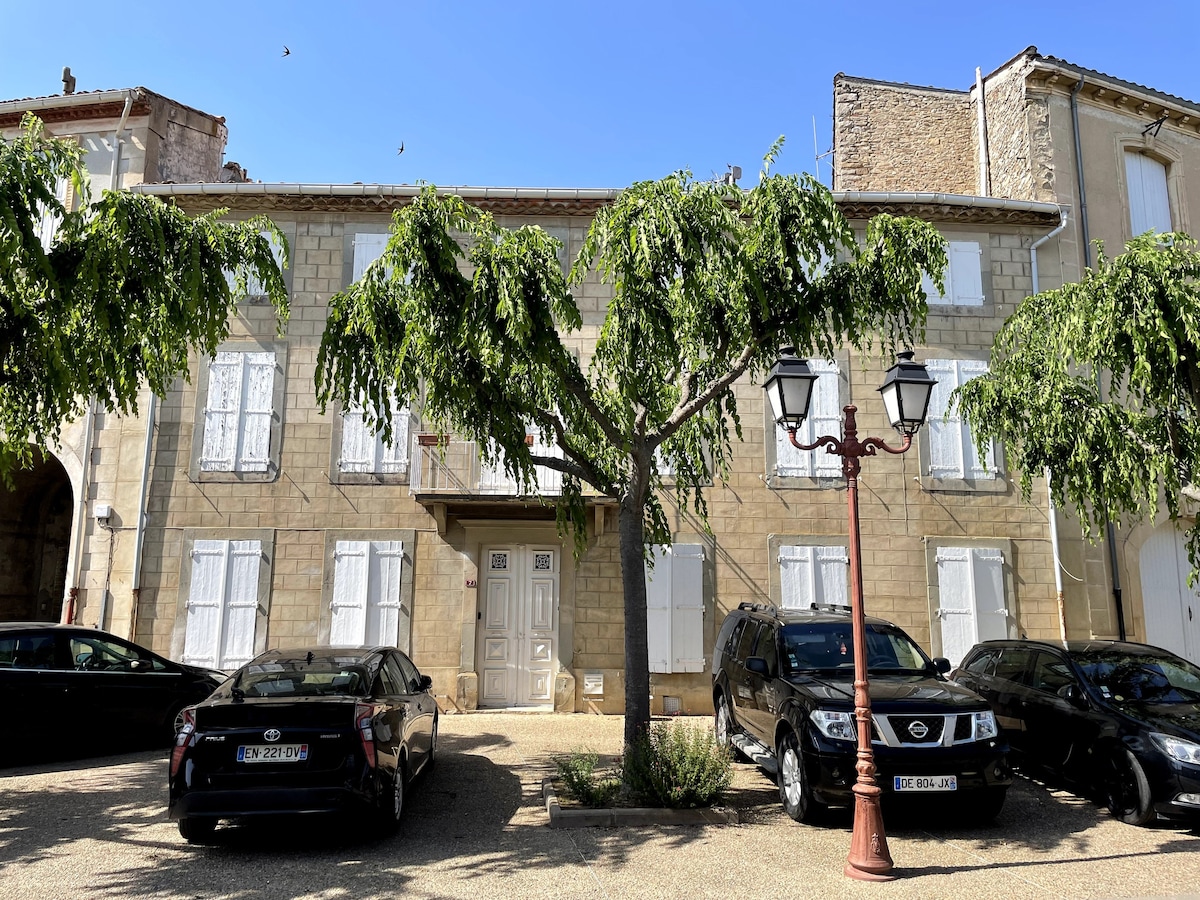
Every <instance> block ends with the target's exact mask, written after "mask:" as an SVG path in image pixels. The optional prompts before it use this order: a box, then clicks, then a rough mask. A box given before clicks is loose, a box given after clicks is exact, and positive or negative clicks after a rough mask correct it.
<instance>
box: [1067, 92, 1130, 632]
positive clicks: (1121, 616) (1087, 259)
mask: <svg viewBox="0 0 1200 900" xmlns="http://www.w3.org/2000/svg"><path fill="white" fill-rule="evenodd" d="M1084 81H1086V78H1085V77H1084V76H1082V75H1081V76H1079V83H1078V84H1077V85H1075V87H1074V88H1073V89H1072V90H1071V130H1072V134H1073V137H1074V138H1075V174H1076V180H1077V182H1078V184H1079V224H1080V226H1081V227H1082V228H1083V265H1084V267H1085V268H1088V269H1090V268H1091V267H1092V238H1091V234H1090V233H1089V232H1088V219H1087V192H1086V191H1085V190H1084V179H1083V142H1082V141H1080V140H1079V92H1080V91H1081V90H1083V83H1084ZM1104 528H1105V536H1106V538H1107V540H1108V564H1109V567H1110V568H1111V569H1112V580H1113V591H1112V592H1113V603H1114V604H1115V605H1116V610H1117V635H1118V637H1120V639H1121V640H1125V607H1124V606H1123V605H1122V604H1121V570H1120V568H1119V567H1118V565H1117V535H1116V528H1115V527H1113V523H1112V522H1111V521H1109V522H1107V523H1105V526H1104Z"/></svg>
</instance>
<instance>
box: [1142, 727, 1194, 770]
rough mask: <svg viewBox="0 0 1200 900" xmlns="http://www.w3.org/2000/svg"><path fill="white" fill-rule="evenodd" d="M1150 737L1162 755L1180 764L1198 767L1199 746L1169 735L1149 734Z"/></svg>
mask: <svg viewBox="0 0 1200 900" xmlns="http://www.w3.org/2000/svg"><path fill="white" fill-rule="evenodd" d="M1150 737H1151V738H1153V739H1154V743H1156V744H1158V746H1159V747H1160V748H1161V749H1162V751H1163V753H1165V754H1167V756H1169V757H1171V759H1174V760H1177V761H1179V762H1181V763H1187V764H1188V765H1192V766H1200V744H1196V743H1193V742H1192V741H1185V740H1183V739H1182V738H1177V737H1175V736H1174V735H1170V734H1159V733H1158V732H1151V733H1150Z"/></svg>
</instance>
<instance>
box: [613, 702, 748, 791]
mask: <svg viewBox="0 0 1200 900" xmlns="http://www.w3.org/2000/svg"><path fill="white" fill-rule="evenodd" d="M622 772H623V775H624V780H625V784H626V785H628V787H629V790H630V791H631V792H632V793H633V794H635V795H637V796H639V797H642V798H644V799H645V800H646V801H647V802H650V803H653V804H655V805H659V806H666V807H671V808H674V809H686V808H692V807H697V806H712V805H713V804H714V803H716V802H718V801H719V800H720V799H721V795H722V794H723V793H724V792H725V790H726V789H727V788H728V787H729V785H730V783H731V782H732V780H733V766H732V760H731V759H730V756H729V751H728V750H727V749H725V748H724V747H722V746H721V745H720V744H718V743H717V741H716V738H714V737H713V733H712V731H711V729H709V728H707V727H705V726H703V725H694V724H689V723H687V722H681V721H678V720H676V721H672V722H659V723H657V724H655V725H653V726H651V728H650V730H649V731H648V732H646V733H645V734H643V735H642V736H641V737H639V738H638V740H637V741H636V742H634V744H633V745H632V746H630V747H628V748H627V749H626V752H625V757H624V759H623V760H622Z"/></svg>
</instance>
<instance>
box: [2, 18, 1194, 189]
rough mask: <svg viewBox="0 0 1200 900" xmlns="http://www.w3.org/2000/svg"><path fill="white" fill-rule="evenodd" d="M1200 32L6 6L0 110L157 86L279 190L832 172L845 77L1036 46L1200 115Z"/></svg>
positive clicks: (907, 73) (929, 74)
mask: <svg viewBox="0 0 1200 900" xmlns="http://www.w3.org/2000/svg"><path fill="white" fill-rule="evenodd" d="M1056 7H1059V8H1056ZM1061 7H1066V8H1061ZM1130 10H1134V11H1135V13H1136V16H1137V18H1138V20H1139V21H1137V22H1136V23H1133V22H1131V16H1130ZM1197 26H1200V3H1198V2H1197V0H1156V2H1154V3H1153V4H1142V5H1140V6H1131V5H1130V4H1129V3H1128V0H1125V2H1122V3H1119V4H1118V3H1116V2H1110V0H1098V2H1091V3H1078V2H1070V0H1068V2H1066V3H1061V2H1060V3H1058V4H1053V3H1045V2H1037V3H1032V2H1024V0H1013V2H1007V3H1002V4H1001V3H996V2H988V3H963V2H955V3H948V2H928V3H921V2H907V3H899V2H891V3H882V2H858V3H854V4H842V3H837V2H825V3H821V4H816V3H808V2H801V0H797V2H791V3H787V2H774V0H771V2H767V0H764V2H760V3H756V4H745V5H741V4H736V3H728V2H726V3H708V2H692V3H682V2H679V3H676V2H655V0H642V2H637V3H635V2H629V0H608V2H604V3H580V2H574V3H573V2H570V0H559V2H551V0H508V2H504V3H486V2H482V0H438V2H425V0H394V2H390V3H381V2H350V0H342V2H337V3H331V2H325V3H316V2H307V0H292V2H274V0H272V2H256V0H248V2H243V3H218V4H211V3H210V4H194V3H187V4H182V3H179V4H176V3H164V2H162V0H158V2H142V0H123V2H122V3H120V4H118V5H117V6H116V7H113V8H111V9H107V8H105V7H103V5H99V6H98V5H96V4H94V3H88V4H82V3H75V2H73V0H63V2H56V3H47V2H30V0H0V47H3V51H2V52H0V98H5V99H7V98H15V97H27V96H43V95H48V94H55V93H58V92H59V91H61V81H60V73H61V70H62V66H64V65H69V66H71V68H72V71H73V72H74V74H75V76H76V78H77V79H78V85H77V89H78V90H97V89H112V88H124V87H131V86H135V85H144V86H145V87H148V88H150V89H151V90H154V91H158V92H159V93H162V94H166V95H167V96H170V97H172V98H174V99H176V100H179V101H180V102H183V103H186V104H188V105H190V106H195V107H197V108H199V109H202V110H204V111H206V112H210V113H213V114H215V115H221V116H225V118H226V120H227V123H228V126H229V145H228V148H227V158H228V159H232V160H236V161H238V162H240V163H241V164H242V165H243V166H245V167H246V168H247V169H248V170H249V172H250V176H251V177H252V178H253V179H256V180H262V181H267V182H278V181H309V182H354V181H363V182H384V183H397V184H398V183H414V182H416V181H428V182H433V183H435V184H441V185H454V184H472V185H504V186H513V185H519V186H549V187H621V186H624V185H627V184H629V183H630V182H632V181H635V180H639V179H644V178H657V177H659V176H662V175H664V174H666V173H668V172H670V171H672V170H674V169H678V168H683V167H688V168H691V169H692V171H693V172H694V173H695V174H696V175H697V176H698V177H705V178H706V177H709V176H710V175H712V174H713V173H722V172H724V171H725V168H726V166H727V165H728V164H737V165H740V166H742V168H743V169H744V170H745V176H746V177H745V178H744V179H743V183H747V179H750V178H752V177H753V174H754V172H755V171H756V170H757V167H758V166H759V165H760V162H761V159H762V156H763V153H764V152H765V151H766V150H767V148H768V147H769V146H770V144H771V142H772V141H773V140H774V139H775V138H776V137H778V136H779V135H780V134H785V135H787V138H788V141H787V147H786V149H785V151H784V153H783V155H782V156H781V158H780V160H779V164H778V166H779V168H780V169H781V170H783V171H810V172H812V171H815V167H816V162H815V159H814V157H815V155H816V153H815V151H814V134H813V126H814V118H815V124H816V135H817V136H816V144H817V148H818V149H819V150H820V151H821V152H824V151H826V150H828V149H829V145H830V120H831V117H832V108H833V92H832V83H833V77H834V75H835V74H836V73H837V72H846V73H847V74H851V75H859V76H864V77H869V78H879V79H884V80H889V81H905V82H910V83H912V84H922V85H935V86H938V87H950V88H957V89H966V88H968V87H969V86H970V84H971V83H972V82H973V80H974V77H975V67H976V66H979V67H981V68H982V69H983V71H984V72H985V73H986V72H989V71H991V70H993V69H995V68H996V67H998V66H999V65H1001V64H1002V63H1004V62H1005V61H1007V60H1008V59H1009V58H1011V57H1012V56H1014V55H1016V54H1017V53H1019V52H1020V51H1021V50H1023V49H1024V48H1025V47H1027V46H1029V45H1031V44H1033V45H1036V46H1037V47H1038V49H1039V50H1040V51H1041V52H1042V53H1044V54H1047V55H1051V56H1058V57H1061V58H1063V59H1066V60H1069V61H1071V62H1074V63H1077V64H1079V65H1082V66H1087V67H1089V68H1093V69H1099V70H1100V71H1103V72H1107V73H1108V74H1110V75H1114V76H1116V77H1119V78H1124V79H1126V80H1129V81H1134V82H1138V83H1141V84H1145V85H1149V86H1151V87H1154V88H1157V89H1159V90H1162V91H1166V92H1168V93H1173V94H1177V95H1180V96H1183V97H1186V98H1189V99H1192V100H1196V101H1200V67H1198V66H1197V65H1196V52H1195V41H1196V38H1197V34H1198V33H1200V28H1198V27H1197ZM285 45H286V46H288V47H290V48H291V51H292V52H291V55H290V56H287V57H286V58H285V57H284V56H283V55H282V54H283V48H284V46H285ZM401 142H403V143H404V147H405V151H404V153H403V155H397V153H396V150H397V148H398V147H399V146H400V144H401ZM820 174H821V177H822V180H823V181H825V182H826V183H828V181H829V168H828V160H822V161H821V165H820Z"/></svg>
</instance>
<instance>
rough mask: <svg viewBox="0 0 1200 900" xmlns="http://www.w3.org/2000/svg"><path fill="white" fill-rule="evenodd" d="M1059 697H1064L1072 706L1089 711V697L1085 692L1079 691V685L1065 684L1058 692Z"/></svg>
mask: <svg viewBox="0 0 1200 900" xmlns="http://www.w3.org/2000/svg"><path fill="white" fill-rule="evenodd" d="M1057 693H1058V696H1060V697H1062V698H1063V699H1064V700H1066V701H1067V702H1068V703H1070V704H1071V705H1072V706H1074V707H1077V708H1079V709H1087V697H1086V696H1084V693H1083V691H1081V690H1080V689H1079V685H1077V684H1064V685H1063V686H1062V687H1060V688H1059V689H1058V691H1057Z"/></svg>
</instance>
